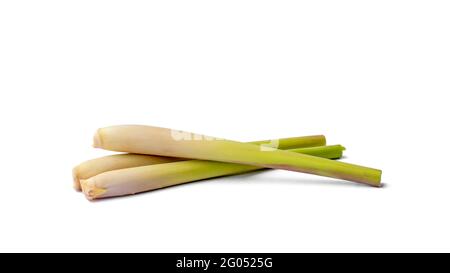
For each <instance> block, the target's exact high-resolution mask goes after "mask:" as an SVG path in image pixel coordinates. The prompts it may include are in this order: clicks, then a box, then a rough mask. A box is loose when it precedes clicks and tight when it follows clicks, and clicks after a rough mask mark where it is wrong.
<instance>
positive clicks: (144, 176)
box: [81, 145, 345, 200]
mask: <svg viewBox="0 0 450 273" xmlns="http://www.w3.org/2000/svg"><path fill="white" fill-rule="evenodd" d="M344 149H345V148H344V147H342V146H341V145H334V146H319V147H310V148H297V149H293V150H289V151H292V152H296V153H304V154H309V155H313V156H318V157H325V158H330V159H337V158H341V156H342V151H343V150H344ZM258 169H262V168H261V167H257V166H250V165H242V164H235V163H224V162H216V161H203V160H186V161H179V162H172V163H164V164H157V165H149V166H142V167H134V168H127V169H120V170H114V171H109V172H104V173H101V174H98V175H96V176H94V177H91V178H89V179H87V180H81V185H82V189H83V192H84V194H85V196H86V197H87V198H88V199H90V200H92V199H97V198H105V197H113V196H122V195H129V194H135V193H139V192H144V191H150V190H155V189H160V188H164V187H168V186H174V185H179V184H183V183H188V182H192V181H197V180H202V179H208V178H213V177H219V176H225V175H233V174H240V173H245V172H250V171H255V170H258Z"/></svg>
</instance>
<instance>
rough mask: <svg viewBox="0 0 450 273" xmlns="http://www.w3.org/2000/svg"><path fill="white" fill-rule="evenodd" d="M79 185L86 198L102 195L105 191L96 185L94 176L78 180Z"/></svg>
mask: <svg viewBox="0 0 450 273" xmlns="http://www.w3.org/2000/svg"><path fill="white" fill-rule="evenodd" d="M80 185H81V189H82V190H83V193H84V196H86V198H87V199H88V200H94V199H96V198H98V197H100V196H102V195H103V194H104V193H105V192H106V189H103V188H100V187H97V185H96V184H95V179H94V178H89V179H86V180H80Z"/></svg>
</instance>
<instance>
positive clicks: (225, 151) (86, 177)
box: [73, 125, 381, 200]
mask: <svg viewBox="0 0 450 273" xmlns="http://www.w3.org/2000/svg"><path fill="white" fill-rule="evenodd" d="M325 145H326V140H325V137H324V136H322V135H318V136H304V137H292V138H283V139H278V140H276V141H269V140H266V141H256V142H250V143H242V142H236V141H230V140H224V139H219V138H213V137H209V136H203V135H198V134H192V133H187V132H182V131H175V130H171V129H166V128H158V127H151V126H140V125H123V126H111V127H106V128H101V129H99V130H98V131H97V133H96V134H95V136H94V147H96V148H102V149H106V150H111V151H116V152H125V153H124V154H115V155H110V156H105V157H101V158H96V159H92V160H89V161H86V162H83V163H81V164H80V165H78V166H76V167H75V168H74V169H73V178H74V187H75V189H76V190H78V191H80V190H82V191H83V193H84V194H85V195H86V197H87V198H88V199H90V200H92V199H97V198H105V197H113V196H122V195H129V194H135V193H139V192H144V191H150V190H155V189H160V188H164V187H168V186H173V185H178V184H183V183H188V182H192V181H197V180H202V179H207V178H212V177H219V176H226V175H233V174H240V173H245V172H250V171H254V170H258V169H263V168H271V169H284V170H290V171H297V172H303V173H310V174H315V175H320V176H326V177H332V178H338V179H344V180H349V181H353V182H358V183H364V184H368V185H371V186H380V180H381V171H380V170H377V169H372V168H367V167H363V166H358V165H353V164H349V163H344V162H338V161H334V160H332V159H339V158H341V157H342V153H343V151H344V149H345V148H344V147H343V146H341V145H333V146H325Z"/></svg>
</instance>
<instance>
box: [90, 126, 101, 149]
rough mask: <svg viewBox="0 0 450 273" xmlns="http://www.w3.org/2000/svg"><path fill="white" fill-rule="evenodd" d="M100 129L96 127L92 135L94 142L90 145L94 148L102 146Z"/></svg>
mask: <svg viewBox="0 0 450 273" xmlns="http://www.w3.org/2000/svg"><path fill="white" fill-rule="evenodd" d="M100 130H101V129H98V130H97V132H95V135H94V144H93V145H92V146H94V148H100V147H102V138H101V136H100Z"/></svg>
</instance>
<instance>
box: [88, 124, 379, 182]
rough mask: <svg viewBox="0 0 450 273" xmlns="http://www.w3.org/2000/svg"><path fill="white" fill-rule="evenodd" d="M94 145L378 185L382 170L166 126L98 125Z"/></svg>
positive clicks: (124, 150) (120, 150)
mask: <svg viewBox="0 0 450 273" xmlns="http://www.w3.org/2000/svg"><path fill="white" fill-rule="evenodd" d="M94 147H98V148H103V149H106V150H112V151H119V152H131V153H140V154H154V155H162V156H173V157H182V158H192V159H202V160H213V161H221V162H229V163H239V164H245V165H253V166H259V167H265V168H274V169H285V170H291V171H297V172H303V173H310V174H316V175H321V176H326V177H332V178H339V179H344V180H349V181H354V182H359V183H365V184H368V185H371V186H380V185H381V183H380V182H381V170H377V169H372V168H368V167H363V166H358V165H353V164H349V163H344V162H337V161H333V160H329V159H324V158H319V157H314V156H310V155H305V154H299V153H293V152H290V151H283V150H278V149H262V148H261V147H259V146H257V145H252V144H246V143H241V142H236V141H230V140H223V139H217V138H212V137H208V136H202V135H197V134H192V133H187V132H180V131H174V130H170V129H166V128H159V127H151V126H139V125H124V126H111V127H106V128H102V129H99V130H98V131H97V133H96V135H95V137H94Z"/></svg>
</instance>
